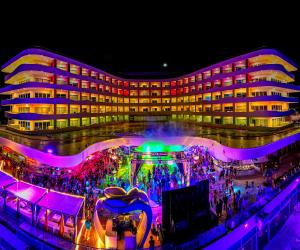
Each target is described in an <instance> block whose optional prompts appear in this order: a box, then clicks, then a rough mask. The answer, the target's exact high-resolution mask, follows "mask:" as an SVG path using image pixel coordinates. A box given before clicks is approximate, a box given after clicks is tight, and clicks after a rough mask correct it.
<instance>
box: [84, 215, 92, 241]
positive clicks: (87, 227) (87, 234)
mask: <svg viewBox="0 0 300 250" xmlns="http://www.w3.org/2000/svg"><path fill="white" fill-rule="evenodd" d="M90 230H91V219H90V218H87V220H86V221H85V235H84V236H85V239H86V240H87V241H88V240H89V239H90Z"/></svg>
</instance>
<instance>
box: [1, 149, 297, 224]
mask: <svg viewBox="0 0 300 250" xmlns="http://www.w3.org/2000/svg"><path fill="white" fill-rule="evenodd" d="M129 152H130V150H129ZM130 159H132V154H130V153H128V152H126V151H125V150H124V148H122V147H119V148H114V149H113V148H110V149H107V150H103V151H100V152H97V153H95V154H93V155H91V156H89V157H88V158H87V159H86V160H85V161H84V162H82V163H81V164H80V165H79V166H77V167H76V168H74V169H72V170H71V169H69V170H64V169H63V168H62V169H59V168H53V167H46V166H44V167H41V168H38V169H36V168H34V167H32V166H31V165H30V164H28V163H26V161H24V160H20V158H18V157H14V156H13V155H11V154H8V153H7V152H3V151H2V148H0V160H1V161H2V166H1V167H2V169H3V170H5V171H8V172H9V173H11V174H12V175H13V176H15V177H16V178H18V179H21V180H24V181H27V182H29V183H32V184H35V185H38V186H42V187H45V188H48V189H54V190H57V191H60V192H66V193H71V194H75V195H82V196H85V197H86V203H85V204H86V209H85V211H86V217H87V218H91V216H92V215H93V212H94V209H95V204H96V201H97V199H98V198H99V197H101V196H103V191H104V189H105V188H106V187H109V186H119V187H122V188H124V189H125V190H128V189H129V188H130V187H132V186H133V185H135V184H136V185H138V187H139V188H141V189H143V190H144V191H145V192H146V193H147V194H148V197H149V198H150V199H152V200H153V201H156V202H158V203H161V201H162V192H163V191H165V190H169V189H176V188H179V187H184V186H187V185H192V184H193V183H196V182H198V181H201V180H203V179H209V180H210V182H209V183H210V192H209V201H210V206H211V208H212V210H213V211H215V213H216V215H217V217H218V218H220V219H221V218H224V217H225V220H229V219H230V218H231V217H232V216H233V215H234V214H235V213H238V212H239V211H241V210H245V209H247V208H248V207H249V205H250V204H251V203H253V202H255V201H256V200H258V199H259V198H260V197H261V196H263V195H264V187H263V185H261V184H259V185H255V183H254V182H250V183H249V182H246V183H245V185H244V186H239V187H237V185H236V183H235V181H236V177H237V174H236V171H235V169H234V168H233V167H227V168H223V169H221V171H220V170H219V169H217V168H216V161H217V160H216V159H214V157H213V156H212V155H211V154H210V152H209V150H208V149H207V148H205V147H202V146H192V147H188V148H187V149H186V150H185V151H184V152H180V153H178V154H177V155H176V157H175V158H174V159H173V160H174V162H177V164H175V165H174V166H173V167H172V168H170V167H169V166H168V164H167V163H166V162H165V163H160V164H154V165H153V167H152V169H149V170H148V172H147V173H146V174H144V175H143V176H142V177H141V178H140V179H139V178H137V180H138V181H137V183H132V180H130V178H131V177H130V174H129V173H128V174H123V175H120V173H119V171H120V167H121V166H124V165H126V164H128V163H129V165H130ZM183 162H185V165H184V164H183ZM293 164H294V163H293ZM186 166H188V167H186ZM274 166H275V167H276V168H278V164H275V165H274ZM170 169H172V171H171V170H170ZM298 171H300V166H299V164H294V166H293V168H290V170H289V171H288V172H286V173H285V174H284V175H283V176H281V177H278V178H277V179H275V180H274V181H273V184H274V186H278V185H279V184H280V183H281V182H282V181H284V180H285V179H286V178H288V177H289V176H291V175H293V174H295V173H296V172H298Z"/></svg>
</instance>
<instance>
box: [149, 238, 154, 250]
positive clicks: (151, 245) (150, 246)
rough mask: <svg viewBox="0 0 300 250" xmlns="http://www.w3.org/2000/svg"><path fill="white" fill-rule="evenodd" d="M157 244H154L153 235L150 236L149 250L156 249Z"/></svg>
mask: <svg viewBox="0 0 300 250" xmlns="http://www.w3.org/2000/svg"><path fill="white" fill-rule="evenodd" d="M154 243H155V242H154V239H153V236H152V235H151V236H150V240H149V248H150V249H154V245H155V244H154Z"/></svg>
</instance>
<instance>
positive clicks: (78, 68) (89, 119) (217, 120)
mask: <svg viewBox="0 0 300 250" xmlns="http://www.w3.org/2000/svg"><path fill="white" fill-rule="evenodd" d="M295 70H296V66H295V64H294V63H293V62H291V61H290V60H289V59H288V58H286V57H285V56H284V55H282V54H281V53H279V52H278V51H276V50H271V49H263V50H258V51H255V52H251V53H248V54H245V55H242V56H238V57H235V58H232V59H229V60H226V61H223V62H221V63H218V64H214V65H212V66H210V67H207V68H204V69H201V70H198V71H196V72H193V73H191V74H187V75H184V76H182V77H176V78H173V79H163V80H158V79H155V80H153V79H141V80H138V79H124V78H120V77H117V76H113V75H111V74H108V73H106V72H104V71H102V70H99V69H96V68H94V67H91V66H88V65H86V64H83V63H80V62H78V61H75V60H73V59H69V58H66V57H64V56H61V55H58V54H55V53H52V52H49V51H45V50H41V49H28V50H24V51H23V52H21V53H19V54H18V55H16V56H15V57H14V58H12V59H11V60H9V61H8V62H7V63H6V64H4V65H3V66H2V72H4V73H7V75H6V76H5V84H7V86H5V87H3V88H2V89H1V90H0V93H1V94H5V95H10V99H7V100H3V101H2V105H6V106H9V107H10V111H8V112H7V113H6V116H7V117H8V119H9V124H8V126H9V127H11V128H14V129H16V130H22V131H24V130H25V131H35V130H57V129H65V128H72V127H86V126H91V125H97V124H104V123H110V122H117V121H161V120H175V121H192V122H197V123H199V124H220V125H221V124H223V125H237V126H249V127H255V126H263V127H282V126H285V125H287V124H289V116H290V115H291V114H292V113H293V110H290V109H289V104H290V103H297V102H298V99H297V98H295V97H290V93H293V92H298V91H300V88H299V87H298V86H296V85H293V84H292V83H293V82H294V76H293V74H292V73H291V72H293V71H295Z"/></svg>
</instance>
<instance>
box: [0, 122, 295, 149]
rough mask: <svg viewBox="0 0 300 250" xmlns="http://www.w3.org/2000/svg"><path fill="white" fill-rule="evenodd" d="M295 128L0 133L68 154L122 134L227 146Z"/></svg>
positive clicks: (145, 126)
mask: <svg viewBox="0 0 300 250" xmlns="http://www.w3.org/2000/svg"><path fill="white" fill-rule="evenodd" d="M298 132H300V128H299V127H293V128H289V129H285V130H283V131H281V132H259V131H243V130H237V129H222V128H210V127H202V126H199V125H196V124H187V123H175V122H169V123H124V124H120V125H108V126H106V127H101V128H93V129H84V130H79V131H72V132H64V133H60V134H53V135H44V136H22V135H17V134H16V133H13V132H10V131H4V130H0V136H1V137H4V138H7V139H9V140H13V141H15V142H17V143H20V144H24V145H27V146H30V147H34V148H36V149H39V150H42V151H45V152H46V151H47V149H48V148H49V147H51V149H53V153H54V154H60V155H69V154H76V153H78V152H80V151H82V150H83V149H85V148H86V147H87V146H88V145H91V144H93V143H96V142H99V141H104V140H107V139H111V138H117V137H123V136H146V137H155V138H157V137H159V136H200V137H204V138H209V139H212V140H216V141H218V142H219V143H222V144H223V145H226V146H229V147H236V148H250V147H257V146H261V145H265V144H268V143H271V142H274V141H276V140H279V139H281V138H283V137H286V136H289V135H292V134H295V133H298Z"/></svg>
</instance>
